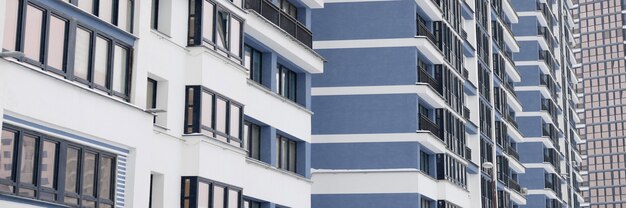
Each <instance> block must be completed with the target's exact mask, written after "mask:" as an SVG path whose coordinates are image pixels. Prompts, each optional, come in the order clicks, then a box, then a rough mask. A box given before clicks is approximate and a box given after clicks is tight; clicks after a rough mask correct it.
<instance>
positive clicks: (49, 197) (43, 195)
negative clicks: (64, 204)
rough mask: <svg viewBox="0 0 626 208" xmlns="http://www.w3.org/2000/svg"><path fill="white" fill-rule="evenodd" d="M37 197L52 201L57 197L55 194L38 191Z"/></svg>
mask: <svg viewBox="0 0 626 208" xmlns="http://www.w3.org/2000/svg"><path fill="white" fill-rule="evenodd" d="M39 198H40V199H43V200H47V201H54V200H56V198H57V197H56V194H53V193H48V192H43V191H40V192H39Z"/></svg>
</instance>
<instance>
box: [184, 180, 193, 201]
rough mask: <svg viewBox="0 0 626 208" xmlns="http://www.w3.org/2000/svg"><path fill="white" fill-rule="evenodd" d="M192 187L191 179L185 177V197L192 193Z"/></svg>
mask: <svg viewBox="0 0 626 208" xmlns="http://www.w3.org/2000/svg"><path fill="white" fill-rule="evenodd" d="M190 189H191V180H190V179H185V191H184V193H183V194H184V195H183V196H185V197H189V195H190Z"/></svg>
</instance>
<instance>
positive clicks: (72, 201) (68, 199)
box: [64, 196, 78, 205]
mask: <svg viewBox="0 0 626 208" xmlns="http://www.w3.org/2000/svg"><path fill="white" fill-rule="evenodd" d="M64 202H65V203H66V204H73V205H78V199H77V198H74V197H68V196H66V197H65V199H64Z"/></svg>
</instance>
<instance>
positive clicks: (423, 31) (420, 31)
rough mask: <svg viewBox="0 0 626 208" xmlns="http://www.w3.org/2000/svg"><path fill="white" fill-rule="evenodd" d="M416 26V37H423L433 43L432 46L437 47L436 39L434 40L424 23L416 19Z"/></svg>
mask: <svg viewBox="0 0 626 208" xmlns="http://www.w3.org/2000/svg"><path fill="white" fill-rule="evenodd" d="M416 24H417V36H424V37H426V38H427V39H428V40H430V42H432V43H433V45H435V46H436V45H437V39H436V38H435V36H434V35H433V33H432V32H431V31H430V30H429V29H428V27H427V26H426V24H424V21H423V20H420V19H419V18H418V19H417V20H416Z"/></svg>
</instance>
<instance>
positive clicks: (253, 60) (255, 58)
mask: <svg viewBox="0 0 626 208" xmlns="http://www.w3.org/2000/svg"><path fill="white" fill-rule="evenodd" d="M262 56H263V54H262V53H261V52H260V51H258V50H256V49H254V48H252V47H250V46H247V45H246V47H245V56H244V65H245V67H246V69H248V71H250V79H251V80H254V81H256V82H257V83H261V74H262V70H261V59H262Z"/></svg>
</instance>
